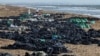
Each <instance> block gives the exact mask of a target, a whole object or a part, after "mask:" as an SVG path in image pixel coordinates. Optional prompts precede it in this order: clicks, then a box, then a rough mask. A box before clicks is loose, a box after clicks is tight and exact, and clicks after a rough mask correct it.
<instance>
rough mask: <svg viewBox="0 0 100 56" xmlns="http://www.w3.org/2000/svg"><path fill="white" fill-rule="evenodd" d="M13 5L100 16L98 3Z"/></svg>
mask: <svg viewBox="0 0 100 56" xmlns="http://www.w3.org/2000/svg"><path fill="white" fill-rule="evenodd" d="M13 5H14V6H21V7H27V8H33V9H42V10H51V11H58V12H66V13H74V14H83V15H89V16H94V17H98V18H100V5H34V4H13Z"/></svg>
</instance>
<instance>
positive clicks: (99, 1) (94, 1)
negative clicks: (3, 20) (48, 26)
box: [0, 0, 100, 5]
mask: <svg viewBox="0 0 100 56" xmlns="http://www.w3.org/2000/svg"><path fill="white" fill-rule="evenodd" d="M0 3H47V4H50V3H53V4H60V3H61V4H79V5H80V4H82V5H86V4H88V5H100V0H0Z"/></svg>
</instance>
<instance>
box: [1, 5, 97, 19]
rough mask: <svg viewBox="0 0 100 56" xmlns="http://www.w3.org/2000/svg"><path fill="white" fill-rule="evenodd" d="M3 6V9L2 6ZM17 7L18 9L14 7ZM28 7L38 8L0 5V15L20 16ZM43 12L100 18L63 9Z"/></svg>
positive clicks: (33, 9) (67, 16)
mask: <svg viewBox="0 0 100 56" xmlns="http://www.w3.org/2000/svg"><path fill="white" fill-rule="evenodd" d="M2 6H4V7H3V9H2V8H1V7H2ZM14 8H17V9H14ZM28 8H30V9H31V11H32V12H33V11H36V10H37V9H36V8H32V7H26V6H13V5H0V10H1V11H0V16H3V17H4V16H18V15H19V14H21V13H23V12H27V10H28ZM41 11H42V12H43V13H63V14H66V16H65V17H66V18H69V17H75V16H78V17H90V18H98V17H95V16H91V15H84V14H76V13H71V12H63V11H54V10H44V9H42V10H41Z"/></svg>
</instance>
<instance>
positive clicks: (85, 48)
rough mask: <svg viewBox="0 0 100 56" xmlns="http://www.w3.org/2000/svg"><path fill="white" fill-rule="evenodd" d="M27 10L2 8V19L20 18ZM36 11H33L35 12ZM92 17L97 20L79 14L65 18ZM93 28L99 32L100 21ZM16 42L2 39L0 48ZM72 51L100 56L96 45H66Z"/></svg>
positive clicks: (15, 52) (19, 52)
mask: <svg viewBox="0 0 100 56" xmlns="http://www.w3.org/2000/svg"><path fill="white" fill-rule="evenodd" d="M27 10H28V9H27V8H24V7H23V8H21V7H13V6H4V5H1V6H0V17H9V16H18V15H19V14H21V13H24V12H26V11H27ZM34 11H35V10H32V12H34ZM42 13H57V12H53V11H52V12H51V11H42ZM75 16H78V17H90V18H95V17H92V16H87V15H79V14H71V13H65V16H64V18H65V19H67V18H70V17H75ZM92 28H94V29H96V30H98V29H100V20H99V21H96V23H95V24H93V25H92ZM14 42H15V41H13V40H8V39H0V47H1V46H7V45H9V44H13V43H14ZM65 46H67V47H68V48H69V49H70V50H72V52H73V53H72V54H74V55H76V56H100V47H98V46H97V45H96V44H92V45H73V44H65ZM0 52H8V53H11V54H13V55H14V56H17V55H21V56H24V54H25V52H29V53H32V51H28V50H22V49H15V50H14V49H10V50H9V49H1V48H0Z"/></svg>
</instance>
